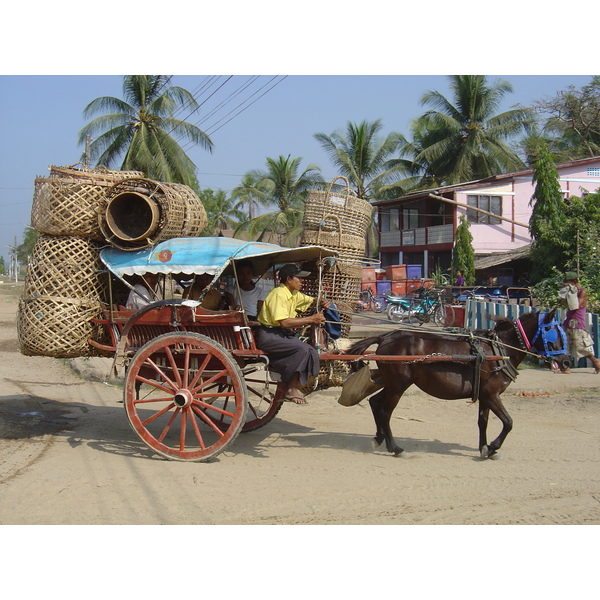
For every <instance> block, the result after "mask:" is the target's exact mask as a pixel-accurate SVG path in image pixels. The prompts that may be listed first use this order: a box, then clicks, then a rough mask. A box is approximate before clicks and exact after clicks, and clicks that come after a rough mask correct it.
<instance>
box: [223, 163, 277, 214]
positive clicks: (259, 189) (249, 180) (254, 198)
mask: <svg viewBox="0 0 600 600" xmlns="http://www.w3.org/2000/svg"><path fill="white" fill-rule="evenodd" d="M260 182H261V178H258V177H256V176H254V175H252V174H250V173H246V175H244V177H243V178H242V182H241V183H240V185H238V186H236V187H235V188H234V189H233V191H232V192H231V198H232V199H234V200H237V201H238V202H237V204H236V205H235V208H237V209H242V208H243V206H244V205H246V206H247V207H248V220H249V221H251V220H252V219H254V217H256V216H257V211H258V207H259V206H263V207H265V206H268V205H269V203H270V199H269V195H268V192H267V189H266V188H265V185H264V184H263V185H261V183H260Z"/></svg>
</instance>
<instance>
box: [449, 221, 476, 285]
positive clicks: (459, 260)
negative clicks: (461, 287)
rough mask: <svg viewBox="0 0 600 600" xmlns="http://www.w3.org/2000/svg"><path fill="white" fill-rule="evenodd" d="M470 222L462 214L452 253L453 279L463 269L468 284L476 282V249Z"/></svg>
mask: <svg viewBox="0 0 600 600" xmlns="http://www.w3.org/2000/svg"><path fill="white" fill-rule="evenodd" d="M470 226H471V225H470V223H469V222H468V221H467V219H466V218H465V217H464V216H461V218H460V223H459V225H458V227H457V228H456V240H455V243H454V252H453V253H452V274H453V276H452V281H454V280H455V279H456V272H457V271H462V272H463V274H464V278H465V284H466V285H473V284H474V283H475V250H474V249H473V236H472V235H471V232H470V231H469V227H470Z"/></svg>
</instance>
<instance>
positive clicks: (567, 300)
mask: <svg viewBox="0 0 600 600" xmlns="http://www.w3.org/2000/svg"><path fill="white" fill-rule="evenodd" d="M558 294H559V296H560V297H561V298H562V301H563V303H564V304H566V305H567V317H566V319H565V321H564V323H563V327H564V328H565V331H566V333H567V340H568V342H569V353H570V354H571V356H574V357H575V359H576V360H578V359H579V358H580V357H582V356H583V357H585V358H588V359H589V360H590V361H591V362H592V364H593V365H594V371H595V372H596V373H600V360H598V359H597V358H596V357H595V355H594V343H593V341H592V336H591V335H590V334H589V332H588V330H587V321H586V312H587V305H588V293H587V291H586V290H585V289H584V288H583V287H582V286H581V285H579V277H578V276H577V273H575V272H574V271H567V272H566V273H565V276H564V286H563V288H562V289H561V290H560V291H559V293H558ZM570 372H571V370H570V369H566V370H565V371H562V373H570Z"/></svg>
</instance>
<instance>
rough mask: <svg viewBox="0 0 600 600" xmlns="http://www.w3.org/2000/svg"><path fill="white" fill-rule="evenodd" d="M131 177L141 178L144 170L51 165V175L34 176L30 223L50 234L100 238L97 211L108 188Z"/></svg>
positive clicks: (41, 231)
mask: <svg viewBox="0 0 600 600" xmlns="http://www.w3.org/2000/svg"><path fill="white" fill-rule="evenodd" d="M131 177H143V173H141V172H140V171H109V170H108V169H105V168H103V167H100V168H97V169H76V168H75V166H71V167H56V166H50V177H36V179H35V191H34V195H33V204H32V207H31V226H32V227H33V228H34V229H35V230H36V231H38V232H40V233H46V234H49V235H67V236H81V237H87V238H90V239H94V240H102V239H103V236H102V232H101V231H100V228H99V226H98V214H97V211H98V209H99V207H100V206H101V205H102V203H103V202H104V201H105V199H106V192H107V190H108V189H109V188H110V187H111V186H113V185H114V184H115V183H116V182H117V181H120V180H123V179H127V178H131Z"/></svg>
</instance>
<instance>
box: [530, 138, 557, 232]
mask: <svg viewBox="0 0 600 600" xmlns="http://www.w3.org/2000/svg"><path fill="white" fill-rule="evenodd" d="M533 184H534V188H535V189H534V192H533V196H532V197H531V200H530V201H529V206H531V207H532V211H531V217H530V218H529V230H530V233H531V235H532V237H533V238H534V239H537V238H538V237H540V236H541V235H543V234H544V231H545V230H546V229H551V230H555V229H557V228H558V226H559V224H560V222H561V221H562V219H563V213H564V208H565V203H564V200H563V195H562V192H561V189H560V182H559V175H558V170H557V168H556V165H555V163H554V157H553V156H552V154H551V153H550V151H549V150H548V146H547V145H546V143H545V142H542V143H541V145H540V150H539V153H538V159H537V160H536V162H535V165H534V167H533Z"/></svg>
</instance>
